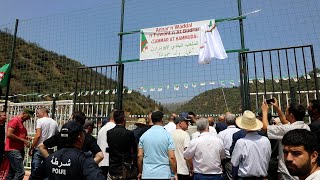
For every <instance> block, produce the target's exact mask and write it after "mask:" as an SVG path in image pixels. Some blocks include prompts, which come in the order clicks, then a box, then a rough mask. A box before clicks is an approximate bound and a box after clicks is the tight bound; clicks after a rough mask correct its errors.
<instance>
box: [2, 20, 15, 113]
mask: <svg viewBox="0 0 320 180" xmlns="http://www.w3.org/2000/svg"><path fill="white" fill-rule="evenodd" d="M18 24H19V19H16V25H15V28H14V36H13V42H12V49H11V58H10V66H9V68H8V72H7V73H8V83H7V91H6V96H5V103H4V109H3V111H5V112H7V109H8V97H9V90H10V80H11V70H12V68H13V62H14V55H15V53H14V52H15V49H16V40H17V31H18Z"/></svg>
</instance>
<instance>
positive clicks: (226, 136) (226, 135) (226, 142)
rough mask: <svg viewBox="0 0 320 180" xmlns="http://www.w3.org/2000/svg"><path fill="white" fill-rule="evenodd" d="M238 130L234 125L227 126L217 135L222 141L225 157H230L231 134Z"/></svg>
mask: <svg viewBox="0 0 320 180" xmlns="http://www.w3.org/2000/svg"><path fill="white" fill-rule="evenodd" d="M238 131H240V129H239V128H237V127H236V126H235V125H230V126H228V128H227V129H225V130H223V131H220V132H219V134H218V137H219V138H220V139H221V140H222V141H223V146H224V149H225V153H226V158H230V147H231V145H232V141H233V139H232V136H233V134H234V133H236V132H238Z"/></svg>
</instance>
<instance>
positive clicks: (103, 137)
mask: <svg viewBox="0 0 320 180" xmlns="http://www.w3.org/2000/svg"><path fill="white" fill-rule="evenodd" d="M115 126H116V124H115V123H113V122H108V123H107V124H106V125H104V126H103V127H102V128H101V129H100V130H99V132H98V137H97V144H98V145H99V147H100V149H101V151H102V152H103V156H104V158H103V159H102V161H101V162H100V163H99V167H100V166H109V153H107V152H106V148H107V147H109V146H108V143H107V131H109V130H110V129H112V128H114V127H115Z"/></svg>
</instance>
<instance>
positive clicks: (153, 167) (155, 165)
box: [138, 111, 178, 179]
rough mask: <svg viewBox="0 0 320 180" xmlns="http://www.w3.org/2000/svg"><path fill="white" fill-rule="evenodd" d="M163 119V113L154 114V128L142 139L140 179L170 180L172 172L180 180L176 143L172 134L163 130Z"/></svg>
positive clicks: (139, 154) (139, 167)
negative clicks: (175, 150)
mask: <svg viewBox="0 0 320 180" xmlns="http://www.w3.org/2000/svg"><path fill="white" fill-rule="evenodd" d="M162 118H163V113H162V112H161V111H155V112H153V113H152V114H151V119H152V122H153V126H152V127H151V128H150V129H149V130H148V131H147V132H145V133H144V134H143V135H142V136H141V137H140V141H139V146H138V171H139V174H138V179H170V178H171V171H172V172H173V174H174V178H175V179H177V178H178V177H177V162H176V158H175V155H174V143H173V140H172V136H171V134H170V133H168V132H167V131H166V130H165V129H164V128H163V121H162ZM142 162H143V164H142ZM170 166H171V170H170Z"/></svg>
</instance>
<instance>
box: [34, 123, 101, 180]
mask: <svg viewBox="0 0 320 180" xmlns="http://www.w3.org/2000/svg"><path fill="white" fill-rule="evenodd" d="M60 136H61V139H62V140H63V143H64V148H62V149H60V150H58V151H57V152H55V153H53V154H51V155H49V157H47V158H46V160H45V168H44V169H45V172H46V173H45V174H46V176H48V178H49V179H56V180H60V179H88V180H89V179H92V180H100V179H101V180H104V179H106V178H105V177H104V176H103V175H102V171H101V169H100V168H99V167H98V165H97V164H96V163H95V162H94V161H93V159H92V158H90V157H86V156H85V154H84V153H83V152H82V151H81V149H82V146H83V143H84V139H85V132H84V131H83V127H82V125H80V124H79V123H77V122H76V121H69V122H67V123H66V124H64V125H63V126H62V128H61V131H60ZM43 150H44V149H43V147H40V151H43Z"/></svg>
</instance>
